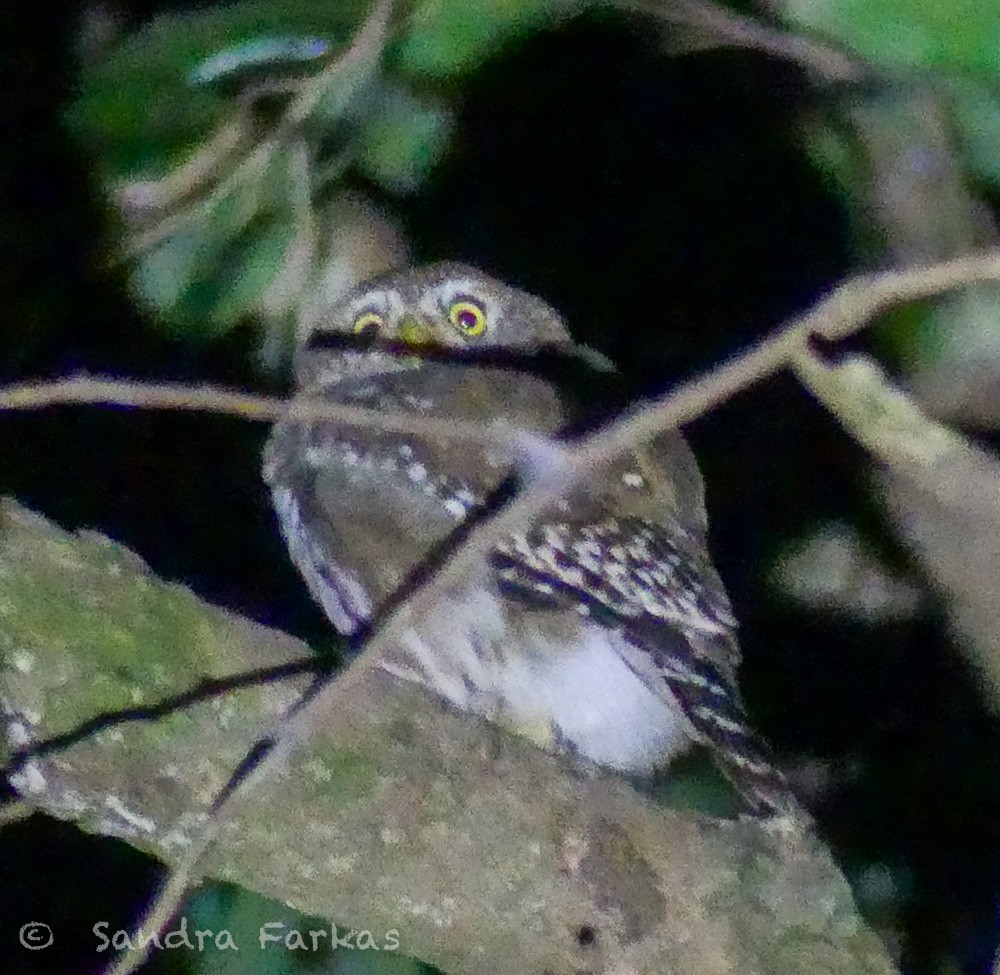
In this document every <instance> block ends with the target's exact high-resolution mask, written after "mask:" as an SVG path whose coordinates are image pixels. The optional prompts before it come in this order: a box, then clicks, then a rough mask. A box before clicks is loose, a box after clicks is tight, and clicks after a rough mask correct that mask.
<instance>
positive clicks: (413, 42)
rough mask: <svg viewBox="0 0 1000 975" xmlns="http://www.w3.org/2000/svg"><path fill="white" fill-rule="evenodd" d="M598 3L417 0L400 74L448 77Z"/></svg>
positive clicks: (400, 55) (400, 49)
mask: <svg viewBox="0 0 1000 975" xmlns="http://www.w3.org/2000/svg"><path fill="white" fill-rule="evenodd" d="M597 2H598V0H418V2H417V4H416V5H415V6H414V8H413V12H412V13H411V15H410V20H409V23H408V25H407V30H406V35H405V37H404V39H403V40H402V41H401V42H400V44H399V47H398V49H397V52H396V53H397V56H398V60H399V64H400V66H401V67H402V69H403V70H404V71H409V72H413V73H415V74H421V75H429V76H433V77H438V78H442V77H443V78H446V77H449V76H451V75H454V74H457V73H459V72H462V71H467V70H472V69H475V68H477V67H479V65H480V64H481V63H482V62H483V61H484V60H485V59H486V58H487V57H489V56H490V55H491V54H493V53H494V52H495V51H496V49H497V48H498V47H499V46H500V45H501V44H502V43H503V42H504V41H506V40H508V39H509V38H511V37H516V36H519V35H524V34H527V33H529V32H531V31H533V30H538V29H540V28H543V27H546V26H549V25H551V24H554V23H555V22H556V21H558V20H561V19H563V18H566V17H569V16H572V15H574V14H578V13H582V12H583V11H584V10H586V9H587V8H589V7H591V6H595V5H596V3H597Z"/></svg>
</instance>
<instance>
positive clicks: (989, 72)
mask: <svg viewBox="0 0 1000 975" xmlns="http://www.w3.org/2000/svg"><path fill="white" fill-rule="evenodd" d="M782 10H783V12H784V14H785V16H786V17H787V18H788V19H789V20H790V21H791V22H792V23H794V24H796V25H797V26H799V27H802V28H805V29H807V30H809V31H814V32H816V33H820V34H824V35H826V36H827V37H829V38H831V39H833V40H836V41H838V42H840V43H842V44H844V45H846V46H847V47H849V48H851V49H853V50H854V51H856V52H857V53H858V54H860V55H861V56H862V57H864V58H866V59H868V60H870V61H871V62H873V63H874V64H875V65H877V66H879V67H880V68H883V69H891V70H900V69H903V70H920V69H924V70H938V71H943V72H950V73H955V74H960V73H969V74H972V75H976V76H978V77H980V78H983V79H994V80H997V79H998V78H1000V61H998V60H997V46H998V44H1000V7H998V6H997V5H996V4H991V3H980V2H977V0H951V2H949V3H941V2H940V0H787V2H785V3H784V4H783V5H782Z"/></svg>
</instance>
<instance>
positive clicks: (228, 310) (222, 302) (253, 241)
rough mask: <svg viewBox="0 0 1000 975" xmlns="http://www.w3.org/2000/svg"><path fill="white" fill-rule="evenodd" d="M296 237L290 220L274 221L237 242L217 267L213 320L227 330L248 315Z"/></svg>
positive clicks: (276, 271)
mask: <svg viewBox="0 0 1000 975" xmlns="http://www.w3.org/2000/svg"><path fill="white" fill-rule="evenodd" d="M294 236H295V228H294V226H293V225H292V221H291V220H290V219H285V220H277V221H276V222H275V223H273V224H272V225H271V226H269V227H266V228H264V229H263V230H260V229H258V230H255V232H253V233H248V234H247V236H246V237H245V238H244V239H243V240H241V241H239V242H238V244H237V245H236V246H235V247H233V248H232V249H231V250H230V251H229V252H228V253H227V254H226V255H225V258H224V261H223V263H222V266H221V267H220V268H219V272H220V273H219V288H218V299H217V301H216V303H215V307H214V308H213V309H212V322H213V323H214V324H215V325H216V326H217V327H219V328H222V329H227V328H229V327H231V326H233V325H236V324H238V323H239V322H240V321H241V320H242V319H243V318H245V317H247V315H249V314H250V311H251V309H252V308H253V306H254V304H255V303H256V301H257V299H258V298H259V297H260V296H261V295H262V294H263V293H264V290H265V289H266V288H267V286H268V285H269V284H270V283H271V282H272V281H273V280H274V276H275V274H277V273H278V270H279V268H280V267H281V264H282V261H283V259H284V257H285V252H286V251H287V250H288V245H289V244H290V243H291V242H292V238H293V237H294Z"/></svg>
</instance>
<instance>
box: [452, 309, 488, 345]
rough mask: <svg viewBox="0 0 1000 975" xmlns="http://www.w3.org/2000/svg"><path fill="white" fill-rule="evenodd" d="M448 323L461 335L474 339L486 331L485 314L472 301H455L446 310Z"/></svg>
mask: <svg viewBox="0 0 1000 975" xmlns="http://www.w3.org/2000/svg"><path fill="white" fill-rule="evenodd" d="M448 321H449V322H451V324H452V325H454V326H455V328H457V329H458V330H459V331H460V332H461V333H462V334H463V335H468V336H470V337H472V338H475V337H476V336H477V335H482V334H483V332H485V331H486V312H484V311H483V309H482V308H480V307H479V305H477V304H476V303H475V302H474V301H456V302H454V303H453V304H452V306H451V308H449V309H448Z"/></svg>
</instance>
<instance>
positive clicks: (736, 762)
mask: <svg viewBox="0 0 1000 975" xmlns="http://www.w3.org/2000/svg"><path fill="white" fill-rule="evenodd" d="M698 664H699V665H698V667H697V670H696V671H694V672H693V673H689V674H688V675H685V676H684V677H681V676H678V675H677V673H676V670H675V671H674V673H669V674H668V673H664V675H663V679H664V681H665V682H666V684H667V686H668V688H669V689H670V692H671V695H672V696H673V698H674V699H675V700H676V701H677V703H678V704H679V705H680V707H681V710H682V711H683V712H684V715H685V717H686V718H687V719H688V721H689V722H690V724H691V726H692V728H693V730H694V734H695V740H696V741H698V742H699V743H701V744H703V745H705V746H706V747H707V748H708V750H709V753H710V755H711V757H712V760H713V761H714V762H715V764H716V765H717V766H718V768H719V770H720V771H721V772H722V774H723V775H724V776H725V777H726V778H727V779H729V781H730V782H731V783H732V784H733V786H734V787H735V788H736V790H737V791H738V792H739V793H740V795H741V796H742V797H743V799H744V801H745V802H746V803H747V805H748V806H749V807H750V813H751V815H753V816H760V817H791V818H793V819H796V820H808V819H809V816H808V814H807V813H806V811H805V809H804V808H803V807H802V805H801V804H800V803H799V801H798V799H797V798H796V797H795V794H794V793H793V792H792V789H791V786H790V785H789V784H788V780H787V779H786V778H785V775H784V773H783V772H782V771H781V770H780V769H779V768H778V767H777V766H776V765H775V764H774V762H773V761H772V759H771V755H770V748H769V746H768V745H767V743H766V742H765V741H764V739H763V738H761V737H760V736H759V735H757V734H756V733H755V732H754V731H753V730H752V729H751V728H750V726H749V724H748V723H747V719H746V714H745V713H744V711H743V707H742V705H741V703H740V701H739V699H738V698H737V697H736V696H735V695H734V694H733V693H732V692H731V691H729V690H728V689H726V687H725V685H724V684H722V683H721V682H720V683H717V682H715V681H711V680H710V678H709V676H708V673H707V672H706V671H708V672H710V671H712V670H714V668H713V667H712V666H711V665H710V664H706V663H704V662H703V661H699V662H698ZM692 678H694V679H692Z"/></svg>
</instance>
